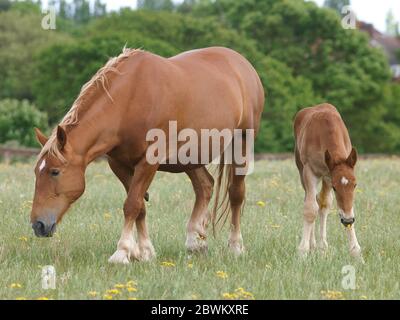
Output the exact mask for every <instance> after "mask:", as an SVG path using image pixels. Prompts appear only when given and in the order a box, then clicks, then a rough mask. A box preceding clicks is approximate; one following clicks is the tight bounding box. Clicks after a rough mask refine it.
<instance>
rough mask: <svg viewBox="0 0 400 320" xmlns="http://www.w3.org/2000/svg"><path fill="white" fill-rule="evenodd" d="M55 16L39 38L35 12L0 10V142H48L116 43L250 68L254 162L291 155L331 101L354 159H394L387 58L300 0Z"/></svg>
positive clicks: (396, 137)
mask: <svg viewBox="0 0 400 320" xmlns="http://www.w3.org/2000/svg"><path fill="white" fill-rule="evenodd" d="M53 5H54V6H55V7H56V8H57V10H58V15H57V24H56V25H57V28H56V30H43V29H41V27H40V19H41V18H42V16H43V15H42V13H41V8H40V3H38V2H34V1H25V2H10V1H5V0H0V30H2V31H1V33H0V70H1V73H0V88H1V89H0V90H1V91H0V143H15V144H20V145H26V146H34V145H35V141H34V138H33V134H32V127H33V126H39V127H41V128H44V130H47V131H48V132H49V131H50V130H51V128H52V127H53V126H54V125H55V124H56V123H57V122H58V121H59V120H60V119H61V117H62V116H63V115H64V114H65V113H66V112H67V110H68V109H69V108H70V107H71V105H72V103H73V101H74V99H75V98H76V96H77V95H78V93H79V91H80V88H81V86H82V85H83V84H84V83H85V82H86V81H88V80H89V79H90V77H91V76H92V75H93V74H94V73H95V72H96V71H97V70H98V69H99V68H100V67H101V66H102V65H104V63H105V62H106V61H107V60H108V58H109V57H112V56H115V55H118V54H119V53H120V52H121V49H122V47H123V46H124V45H125V44H127V46H128V47H137V48H143V49H145V50H148V51H151V52H154V53H157V54H160V55H162V56H166V57H168V56H172V55H174V54H177V53H179V52H182V51H185V50H190V49H194V48H201V47H207V46H214V45H218V46H227V47H230V48H232V49H234V50H237V51H238V52H240V53H241V54H243V55H244V56H245V57H246V58H248V59H249V60H250V62H251V63H252V64H253V65H254V66H255V68H256V69H257V71H258V73H259V75H260V77H261V79H262V82H263V84H264V87H265V91H266V103H265V108H264V113H263V118H262V123H261V131H260V134H259V136H258V138H257V141H256V151H258V152H284V151H291V150H292V149H293V135H292V120H293V117H294V115H295V113H296V112H297V111H298V110H299V109H301V108H303V107H307V106H311V105H315V104H319V103H322V102H330V103H332V104H334V105H336V106H337V108H338V109H339V111H340V112H341V114H342V116H343V118H344V120H345V122H346V124H347V126H348V128H349V131H350V134H351V136H352V140H353V144H354V145H355V146H357V148H358V149H359V151H361V152H385V153H397V152H400V105H399V104H400V86H399V84H395V83H393V82H392V80H391V71H390V67H389V64H388V61H387V57H386V56H385V55H384V53H383V52H382V51H381V50H380V49H377V48H373V47H372V46H370V44H369V39H368V36H367V35H366V34H364V33H362V32H360V31H358V30H348V29H343V28H342V26H341V17H340V15H339V14H338V12H337V11H336V10H334V9H331V8H328V7H323V8H320V7H318V6H317V5H316V4H314V3H313V2H306V1H302V0H285V1H281V0H246V1H235V0H185V1H183V2H182V3H181V4H179V5H174V3H173V2H172V1H169V0H140V1H138V9H137V10H133V9H129V8H123V9H121V10H120V11H119V12H107V11H106V10H105V7H104V6H103V5H102V3H101V1H96V2H95V4H94V6H89V2H88V1H86V0H76V1H73V2H72V4H68V3H67V2H65V1H60V0H58V1H53ZM68 6H69V7H68ZM96 8H97V9H96ZM11 141H13V142H11Z"/></svg>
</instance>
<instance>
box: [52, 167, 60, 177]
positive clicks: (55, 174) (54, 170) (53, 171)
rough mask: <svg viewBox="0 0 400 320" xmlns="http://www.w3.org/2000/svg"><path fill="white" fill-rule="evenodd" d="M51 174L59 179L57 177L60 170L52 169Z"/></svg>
mask: <svg viewBox="0 0 400 320" xmlns="http://www.w3.org/2000/svg"><path fill="white" fill-rule="evenodd" d="M50 174H51V175H52V176H53V177H57V176H58V175H59V174H60V170H58V169H51V170H50Z"/></svg>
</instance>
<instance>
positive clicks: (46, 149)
mask: <svg viewBox="0 0 400 320" xmlns="http://www.w3.org/2000/svg"><path fill="white" fill-rule="evenodd" d="M141 51H142V50H141V49H131V48H126V47H124V48H123V49H122V53H121V54H120V55H119V56H117V57H113V58H110V59H109V60H108V62H107V63H106V64H105V65H104V66H103V67H101V68H100V69H99V70H98V71H97V72H96V74H95V75H94V76H93V77H92V78H91V79H90V80H89V81H88V82H87V83H85V84H84V85H83V86H82V88H81V91H80V93H79V95H78V97H77V98H76V100H75V101H74V103H73V104H72V107H71V109H70V110H69V111H68V112H67V114H66V115H65V116H64V118H63V119H62V120H61V122H60V124H59V125H60V126H62V127H63V128H64V129H68V128H69V127H71V126H74V125H77V124H78V123H79V115H81V114H82V113H83V112H84V111H85V110H87V109H88V108H89V107H90V105H88V103H85V102H87V100H88V99H89V97H91V96H92V95H93V94H94V93H95V92H96V90H97V89H98V88H99V84H100V85H101V88H102V89H103V90H104V92H105V93H106V94H107V96H108V98H110V100H111V101H112V102H114V100H113V98H112V97H111V95H110V93H109V91H108V89H107V86H108V84H109V81H108V78H107V74H108V73H109V72H114V73H117V74H122V73H121V72H120V71H119V70H118V69H117V66H118V65H119V64H120V62H121V61H123V60H125V59H126V58H129V57H131V56H132V55H134V54H135V53H137V52H141ZM47 153H48V154H50V155H52V156H54V157H56V158H57V159H59V160H60V161H62V162H64V163H65V162H66V159H65V157H64V156H63V154H62V153H61V150H60V149H59V147H58V142H57V128H56V129H54V130H53V132H52V134H51V135H50V137H49V139H48V141H47V142H46V144H45V145H44V146H43V148H42V150H41V152H40V154H39V159H40V158H41V157H43V156H44V155H45V154H47Z"/></svg>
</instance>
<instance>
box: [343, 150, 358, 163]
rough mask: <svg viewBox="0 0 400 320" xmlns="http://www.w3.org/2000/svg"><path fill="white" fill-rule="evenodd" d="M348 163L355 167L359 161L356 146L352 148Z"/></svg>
mask: <svg viewBox="0 0 400 320" xmlns="http://www.w3.org/2000/svg"><path fill="white" fill-rule="evenodd" d="M346 163H347V164H348V165H349V166H350V167H351V168H354V166H355V165H356V163H357V150H356V149H355V148H352V149H351V152H350V155H349V156H348V158H347V159H346Z"/></svg>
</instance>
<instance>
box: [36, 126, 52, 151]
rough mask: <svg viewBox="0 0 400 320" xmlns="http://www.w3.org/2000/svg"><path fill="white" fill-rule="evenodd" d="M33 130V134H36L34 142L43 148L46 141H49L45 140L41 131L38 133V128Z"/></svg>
mask: <svg viewBox="0 0 400 320" xmlns="http://www.w3.org/2000/svg"><path fill="white" fill-rule="evenodd" d="M34 129H35V134H36V140H37V141H38V142H39V143H40V144H41V146H42V147H43V146H44V145H45V144H46V142H47V140H49V138H47V137H46V136H45V135H44V133H43V132H42V131H40V130H39V129H38V128H34Z"/></svg>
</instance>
